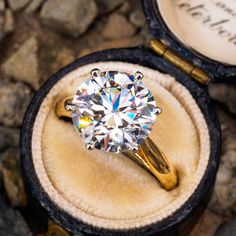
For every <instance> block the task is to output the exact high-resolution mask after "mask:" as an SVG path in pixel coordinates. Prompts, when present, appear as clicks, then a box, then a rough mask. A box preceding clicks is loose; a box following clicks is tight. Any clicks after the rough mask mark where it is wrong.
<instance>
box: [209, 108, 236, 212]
mask: <svg viewBox="0 0 236 236" xmlns="http://www.w3.org/2000/svg"><path fill="white" fill-rule="evenodd" d="M217 113H218V115H219V117H220V121H221V129H222V156H221V162H220V167H219V171H218V173H217V178H216V184H215V190H214V193H213V196H212V199H211V202H210V204H209V208H210V210H212V211H213V212H214V213H216V214H219V215H221V216H224V217H235V216H236V176H235V169H236V121H235V119H234V118H233V117H231V116H230V115H229V114H227V113H226V112H225V111H223V110H222V109H219V108H218V109H217Z"/></svg>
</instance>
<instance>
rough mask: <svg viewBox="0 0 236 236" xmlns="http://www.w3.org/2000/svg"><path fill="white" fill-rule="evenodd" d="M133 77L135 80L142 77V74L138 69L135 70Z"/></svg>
mask: <svg viewBox="0 0 236 236" xmlns="http://www.w3.org/2000/svg"><path fill="white" fill-rule="evenodd" d="M134 78H135V79H136V80H142V79H143V74H142V73H141V72H140V71H137V72H136V73H135V74H134Z"/></svg>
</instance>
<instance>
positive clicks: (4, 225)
mask: <svg viewBox="0 0 236 236" xmlns="http://www.w3.org/2000/svg"><path fill="white" fill-rule="evenodd" d="M0 209H1V211H0V235H1V236H32V233H31V232H30V230H29V228H28V226H27V224H26V222H25V220H24V219H23V217H22V216H21V214H20V213H19V212H18V211H17V210H14V209H13V208H11V207H10V206H9V205H7V204H6V203H5V202H4V200H3V199H2V196H1V195H0Z"/></svg>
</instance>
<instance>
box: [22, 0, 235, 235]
mask: <svg viewBox="0 0 236 236" xmlns="http://www.w3.org/2000/svg"><path fill="white" fill-rule="evenodd" d="M189 2H190V1H166V0H165V1H164V0H163V1H153V0H145V1H144V2H143V6H144V11H145V14H146V16H147V20H148V23H150V29H151V32H152V33H153V35H154V36H155V37H156V38H160V39H161V40H162V41H163V42H164V43H165V44H162V43H160V42H159V43H158V42H156V43H157V45H161V49H163V48H164V50H162V51H161V50H158V49H157V48H155V47H154V51H153V50H150V49H147V48H145V47H139V48H130V49H113V50H107V51H102V52H98V53H95V54H91V55H89V56H86V57H84V58H81V59H79V60H77V61H75V62H74V63H72V64H71V65H69V66H67V67H65V68H64V69H62V70H61V71H59V72H58V73H56V74H55V75H54V76H52V77H51V78H50V79H49V80H48V81H47V82H46V83H45V84H44V85H43V86H42V87H41V88H40V90H39V91H38V92H37V94H36V96H35V97H34V98H33V100H32V102H31V104H30V106H29V108H28V110H27V112H26V115H25V118H24V123H23V127H22V132H21V160H22V168H23V174H24V180H25V186H26V188H27V190H28V192H29V193H30V195H31V197H33V199H35V200H36V202H38V203H40V204H39V205H40V206H41V207H42V208H43V209H46V211H47V213H48V214H49V215H50V216H51V217H52V218H53V219H54V220H55V221H57V222H58V223H59V224H60V225H61V226H62V227H64V228H66V229H67V230H69V231H70V232H72V233H73V234H77V235H80V234H82V235H171V234H173V235H185V234H187V233H188V232H189V230H191V228H192V227H193V225H194V224H195V223H196V221H197V219H198V218H199V216H200V214H201V213H202V211H203V209H204V208H205V205H206V203H207V201H208V199H209V197H210V195H211V192H212V189H213V186H214V180H215V175H216V172H217V167H218V163H219V156H220V128H219V123H218V119H217V116H216V114H215V112H214V109H213V106H212V104H211V101H210V98H209V95H208V93H207V86H206V85H203V84H200V83H198V82H196V81H195V80H194V78H193V77H195V79H196V77H197V78H198V81H201V82H202V83H204V82H205V83H207V82H209V81H208V80H199V77H201V75H204V76H203V78H204V79H206V78H210V79H211V82H217V81H219V80H222V79H224V78H225V80H226V81H227V80H232V79H233V78H234V76H235V71H236V69H235V68H236V67H235V64H236V62H235V61H234V60H233V56H235V46H234V47H232V45H231V44H232V42H233V43H234V41H233V39H232V40H231V38H230V40H229V38H226V37H221V36H219V35H218V32H217V31H216V30H214V31H212V32H211V31H209V29H208V28H207V30H206V29H205V28H204V27H207V26H205V25H202V24H199V25H198V24H197V25H195V26H194V27H195V28H196V29H195V30H196V31H198V30H199V31H200V29H199V28H198V27H197V26H199V27H203V28H204V29H202V30H203V32H205V31H206V32H205V33H207V34H208V37H206V38H204V36H202V37H198V40H203V41H204V42H205V43H206V42H208V46H206V47H205V49H204V50H202V51H201V50H200V49H199V45H195V44H191V42H192V40H196V38H192V39H188V40H187V39H185V37H182V36H183V35H182V34H181V32H182V31H181V30H183V32H185V33H186V35H188V32H189V31H188V30H187V28H184V24H182V23H181V22H182V20H181V17H182V16H183V17H187V18H185V20H184V22H186V21H188V20H189V19H188V17H191V16H189V15H188V13H187V12H186V13H182V10H183V9H184V10H185V11H186V9H189V8H193V7H194V6H190V5H189V4H190V3H189ZM193 2H194V3H196V4H200V5H202V4H203V1H200V0H199V1H193ZM180 3H182V4H185V5H183V7H182V8H179V4H180ZM191 3H192V1H191ZM209 3H210V4H206V5H207V9H208V10H209V11H210V13H209V14H211V13H212V12H213V13H214V12H215V10H214V11H213V10H212V7H213V8H214V7H215V6H216V7H219V6H217V5H214V4H216V1H213V0H212V1H209ZM229 3H231V4H233V5H234V3H233V2H230V1H229ZM166 4H167V5H166ZM235 4H236V3H235ZM203 5H204V4H203ZM204 6H205V5H204ZM195 7H196V6H195ZM200 8H201V7H200ZM180 9H181V10H180ZM180 11H181V12H180ZM204 12H205V11H204ZM220 12H222V14H223V16H224V11H223V10H222V9H221V10H220ZM214 14H215V13H214ZM173 16H174V17H175V19H178V20H173V19H172V17H173ZM214 20H215V19H214ZM191 24H194V23H191ZM178 27H179V28H178ZM186 27H189V25H186ZM180 29H181V30H180ZM227 29H228V28H227ZM229 29H230V30H232V29H231V28H230V27H229ZM179 30H180V31H179ZM194 32H195V31H194ZM203 32H202V33H203ZM232 34H233V33H232ZM210 36H211V37H210ZM213 36H214V40H216V41H217V44H216V45H215V42H214V43H212V42H213V40H212V37H213ZM207 39H208V41H207ZM225 40H226V41H227V40H228V41H227V42H228V43H226V42H225ZM163 45H164V46H163ZM202 45H204V43H203V44H202ZM209 45H212V47H213V48H211V47H209ZM218 47H221V51H220V50H218ZM214 48H217V50H213V49H214ZM172 50H174V51H175V53H173V51H172ZM220 52H221V53H225V52H229V54H228V56H227V55H220ZM176 53H177V54H176ZM158 54H160V55H161V56H158ZM176 58H178V59H177V60H176ZM185 60H188V62H186V61H185ZM180 62H181V63H180ZM179 65H186V66H184V67H183V66H179ZM191 66H192V67H191ZM178 67H179V68H178ZM93 68H99V69H100V70H101V71H106V70H119V71H125V72H129V73H134V72H136V71H141V72H142V73H143V74H144V79H143V81H144V83H145V84H146V86H147V87H148V88H150V90H151V91H152V93H153V95H154V97H155V100H156V102H157V105H158V106H159V107H161V108H162V110H163V112H162V114H161V115H160V116H159V117H158V119H157V121H156V123H155V126H154V128H153V130H152V132H151V135H150V136H151V138H152V139H153V140H154V142H155V143H157V144H158V146H159V147H160V148H161V149H162V150H163V152H164V153H165V154H166V155H167V156H168V157H169V159H170V160H171V161H172V162H173V164H174V165H175V166H176V169H177V171H178V177H179V182H178V186H177V187H176V188H174V189H173V190H171V191H166V190H164V189H163V188H161V187H160V185H159V184H158V182H157V181H156V179H155V178H154V177H153V176H151V175H150V174H149V173H148V172H147V171H146V170H144V169H142V168H140V166H138V165H137V164H136V163H134V162H133V161H131V160H129V159H128V158H126V157H124V156H123V155H121V154H111V153H104V152H101V151H99V150H94V151H91V152H89V151H87V150H86V149H85V147H84V145H83V143H82V140H81V138H80V137H79V136H78V134H77V133H76V132H75V130H74V127H73V126H72V124H71V123H70V122H68V121H65V120H62V119H59V118H58V117H57V116H56V113H55V105H56V104H57V102H58V101H60V100H61V99H62V98H64V97H65V96H68V95H69V96H70V95H73V94H74V93H75V92H76V89H77V86H78V85H79V84H81V83H82V82H83V81H85V80H86V79H87V78H88V76H89V73H90V71H91V69H93ZM186 68H187V69H186ZM202 70H203V71H202ZM199 71H200V72H199ZM204 71H205V72H204ZM186 72H188V73H186ZM196 75H197V76H196ZM206 75H207V76H206ZM208 75H209V77H208Z"/></svg>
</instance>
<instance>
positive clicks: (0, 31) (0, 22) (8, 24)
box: [0, 2, 14, 40]
mask: <svg viewBox="0 0 236 236" xmlns="http://www.w3.org/2000/svg"><path fill="white" fill-rule="evenodd" d="M1 7H3V9H4V5H2V6H1V2H0V8H1ZM13 31H14V16H13V13H12V11H11V10H10V9H9V8H7V9H6V10H5V11H4V12H1V9H0V40H1V39H3V38H4V36H5V35H7V34H9V33H12V32H13Z"/></svg>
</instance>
